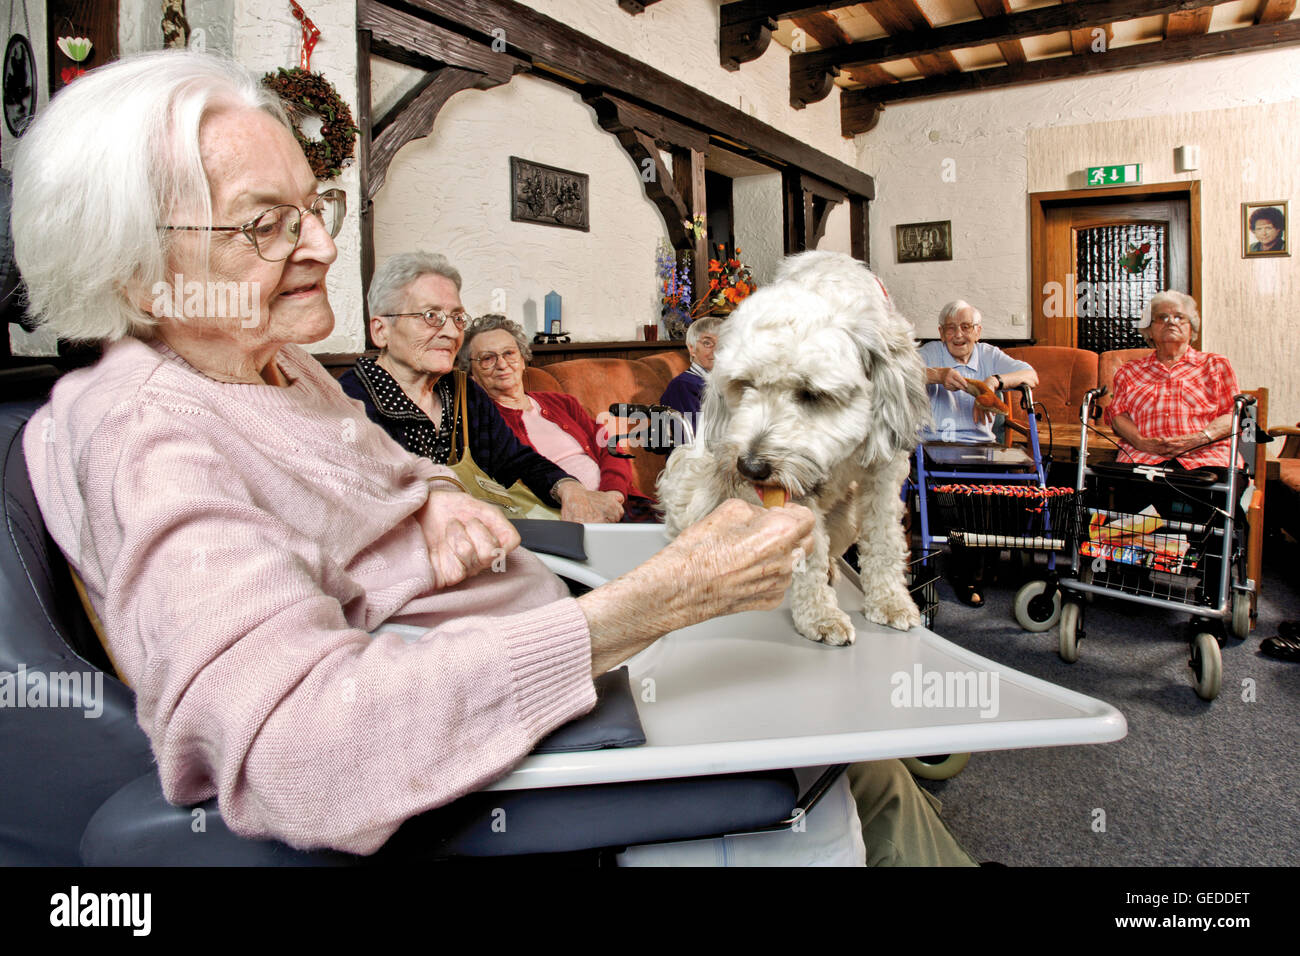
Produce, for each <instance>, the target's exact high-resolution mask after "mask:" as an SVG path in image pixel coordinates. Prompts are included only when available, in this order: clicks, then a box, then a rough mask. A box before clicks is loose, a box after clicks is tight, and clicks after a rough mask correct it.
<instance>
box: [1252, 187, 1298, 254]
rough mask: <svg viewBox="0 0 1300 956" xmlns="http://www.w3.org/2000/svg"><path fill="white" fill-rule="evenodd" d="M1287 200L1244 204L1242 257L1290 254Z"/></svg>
mask: <svg viewBox="0 0 1300 956" xmlns="http://www.w3.org/2000/svg"><path fill="white" fill-rule="evenodd" d="M1286 217H1287V211H1286V200H1284V199H1279V200H1277V201H1276V202H1244V203H1242V204H1241V255H1242V258H1243V259H1258V258H1260V257H1262V256H1289V255H1291V243H1290V241H1289V240H1288V239H1287V234H1286Z"/></svg>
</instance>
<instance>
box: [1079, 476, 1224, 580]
mask: <svg viewBox="0 0 1300 956" xmlns="http://www.w3.org/2000/svg"><path fill="white" fill-rule="evenodd" d="M1075 520H1076V524H1075V529H1076V530H1077V535H1078V546H1077V550H1078V561H1079V565H1078V566H1079V577H1080V579H1081V580H1084V581H1088V582H1091V583H1093V584H1096V585H1100V586H1104V587H1106V588H1108V589H1110V590H1114V591H1120V592H1122V593H1125V594H1134V595H1141V596H1144V597H1157V598H1163V599H1164V600H1168V601H1176V602H1179V603H1182V604H1188V605H1199V604H1203V603H1204V602H1205V589H1204V579H1205V567H1206V555H1207V554H1208V553H1210V552H1212V551H1217V550H1221V545H1220V544H1219V543H1218V542H1217V541H1216V540H1215V539H1216V538H1217V537H1218V535H1219V534H1221V533H1222V532H1221V531H1218V530H1216V528H1215V527H1214V524H1213V522H1212V521H1206V522H1198V521H1178V520H1169V519H1165V518H1162V517H1161V516H1160V515H1158V514H1157V513H1156V510H1155V508H1147V509H1145V510H1144V511H1142V512H1140V513H1137V514H1133V513H1129V512H1121V511H1112V510H1108V509H1105V508H1100V507H1097V506H1096V504H1095V503H1094V504H1088V503H1087V502H1086V501H1085V500H1084V498H1083V497H1082V496H1081V497H1080V499H1079V502H1078V512H1077V514H1076V517H1075Z"/></svg>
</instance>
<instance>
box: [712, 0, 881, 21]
mask: <svg viewBox="0 0 1300 956" xmlns="http://www.w3.org/2000/svg"><path fill="white" fill-rule="evenodd" d="M861 2H862V0H838V2H830V3H826V2H823V3H809V2H808V0H740V2H739V3H724V4H723V5H722V6H721V7H719V8H718V16H719V21H720V22H721V23H724V24H725V23H744V22H746V21H748V20H793V19H795V18H796V17H810V16H815V15H816V14H819V13H825V12H826V11H827V10H838V9H840V8H841V7H855V6H857V5H858V4H859V3H861Z"/></svg>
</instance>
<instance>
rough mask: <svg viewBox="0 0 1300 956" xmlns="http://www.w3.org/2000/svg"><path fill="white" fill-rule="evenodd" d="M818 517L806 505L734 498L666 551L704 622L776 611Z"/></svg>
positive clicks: (808, 549) (664, 554)
mask: <svg viewBox="0 0 1300 956" xmlns="http://www.w3.org/2000/svg"><path fill="white" fill-rule="evenodd" d="M814 520H815V519H814V518H813V513H812V512H811V511H809V510H808V509H807V508H805V507H803V506H802V505H793V504H787V505H785V506H783V507H781V508H768V509H763V508H760V507H758V506H757V505H752V504H749V503H748V502H745V501H741V500H739V499H737V498H732V499H730V500H728V501H724V502H723V503H722V504H720V505H719V506H718V507H717V508H714V509H713V511H712V512H710V513H709V515H708V516H707V517H705V518H704V519H703V520H701V521H697V522H696V523H695V524H693V525H691V526H690V527H689V528H687V529H686V530H685V531H683V532H682V533H681V534H680V535H679V536H678V537H677V538H676V539H675V540H674V541H673V543H672V544H671V545H669V546H668V547H667V548H665V549H664V550H663V551H661V552H660V555H661V556H662V557H663V558H664V559H665V560H666V561H668V562H669V567H670V569H671V573H672V575H673V578H674V579H675V580H677V581H679V582H681V585H682V586H683V590H684V591H686V592H690V593H689V600H690V603H691V604H692V606H693V607H694V609H695V611H696V613H697V615H698V616H697V618H696V620H698V621H705V620H708V619H709V618H712V617H718V616H720V615H723V614H735V613H737V612H739V611H751V610H771V609H772V608H775V607H777V606H779V605H780V603H781V599H782V597H784V595H785V592H786V590H787V589H789V587H790V582H791V580H792V579H793V576H794V567H795V564H796V563H797V562H798V559H799V558H801V557H803V556H806V555H808V554H810V553H812V532H813V524H814ZM796 548H798V549H799V551H798V552H797V553H796V550H795V549H796ZM692 623H694V622H692Z"/></svg>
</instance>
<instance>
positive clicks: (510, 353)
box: [470, 349, 520, 372]
mask: <svg viewBox="0 0 1300 956" xmlns="http://www.w3.org/2000/svg"><path fill="white" fill-rule="evenodd" d="M519 358H520V356H519V349H506V350H505V351H503V352H499V353H498V352H484V353H482V354H481V355H475V356H474V357H473V358H472V359H471V360H470V361H472V362H473V363H474V364H475V365H477V366H478V368H479V371H481V372H490V371H492V369H494V368H496V367H497V359H500V360H501V361H502V362H505V363H506V364H508V365H514V364H515V363H516V362H518V361H519Z"/></svg>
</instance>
